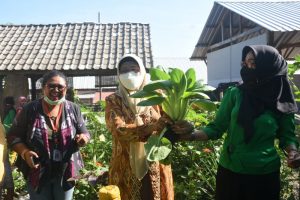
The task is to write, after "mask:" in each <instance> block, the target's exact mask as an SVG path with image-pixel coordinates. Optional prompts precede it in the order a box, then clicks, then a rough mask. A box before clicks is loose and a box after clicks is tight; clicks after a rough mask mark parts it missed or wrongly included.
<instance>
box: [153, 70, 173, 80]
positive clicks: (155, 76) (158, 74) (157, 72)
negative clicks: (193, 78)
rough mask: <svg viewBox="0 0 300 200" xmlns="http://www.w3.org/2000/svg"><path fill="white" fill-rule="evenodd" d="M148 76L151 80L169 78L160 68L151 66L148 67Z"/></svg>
mask: <svg viewBox="0 0 300 200" xmlns="http://www.w3.org/2000/svg"><path fill="white" fill-rule="evenodd" d="M150 76H151V80H152V81H156V80H169V79H170V76H169V74H168V73H166V72H164V71H163V70H162V69H159V68H151V69H150Z"/></svg>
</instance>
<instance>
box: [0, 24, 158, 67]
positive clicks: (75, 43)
mask: <svg viewBox="0 0 300 200" xmlns="http://www.w3.org/2000/svg"><path fill="white" fill-rule="evenodd" d="M125 53H133V54H136V55H138V56H140V57H141V58H142V59H143V61H144V64H145V66H146V67H147V68H150V67H152V66H153V58H152V50H151V42H150V26H149V24H141V23H116V24H97V23H67V24H47V25H0V72H1V71H10V70H14V71H15V70H35V71H40V70H41V71H43V70H52V69H57V70H65V71H75V70H77V71H78V70H79V73H80V71H83V70H99V69H100V70H101V69H103V70H111V69H115V67H116V64H117V62H118V60H119V59H120V57H122V56H123V55H124V54H125Z"/></svg>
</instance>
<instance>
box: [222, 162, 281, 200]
mask: <svg viewBox="0 0 300 200" xmlns="http://www.w3.org/2000/svg"><path fill="white" fill-rule="evenodd" d="M279 198H280V174H279V171H276V172H273V173H270V174H263V175H247V174H238V173H234V172H232V171H230V170H228V169H225V168H224V167H222V166H220V165H219V167H218V172H217V178H216V200H279Z"/></svg>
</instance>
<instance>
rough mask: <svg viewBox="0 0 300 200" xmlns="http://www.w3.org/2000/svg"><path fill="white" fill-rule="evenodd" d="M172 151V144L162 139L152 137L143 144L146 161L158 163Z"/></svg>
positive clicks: (156, 136)
mask: <svg viewBox="0 0 300 200" xmlns="http://www.w3.org/2000/svg"><path fill="white" fill-rule="evenodd" d="M171 150H172V143H171V142H170V141H169V140H168V139H167V138H164V137H162V138H161V137H160V136H158V135H152V136H151V137H150V138H149V139H148V141H147V143H146V144H145V151H146V154H147V160H149V161H151V162H153V161H160V160H163V159H165V158H166V157H167V156H168V155H169V154H170V152H171Z"/></svg>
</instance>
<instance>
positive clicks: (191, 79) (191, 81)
mask: <svg viewBox="0 0 300 200" xmlns="http://www.w3.org/2000/svg"><path fill="white" fill-rule="evenodd" d="M185 76H186V79H187V89H189V88H192V87H193V86H194V85H195V82H196V72H195V69H194V68H190V69H188V70H187V71H186V72H185Z"/></svg>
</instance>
